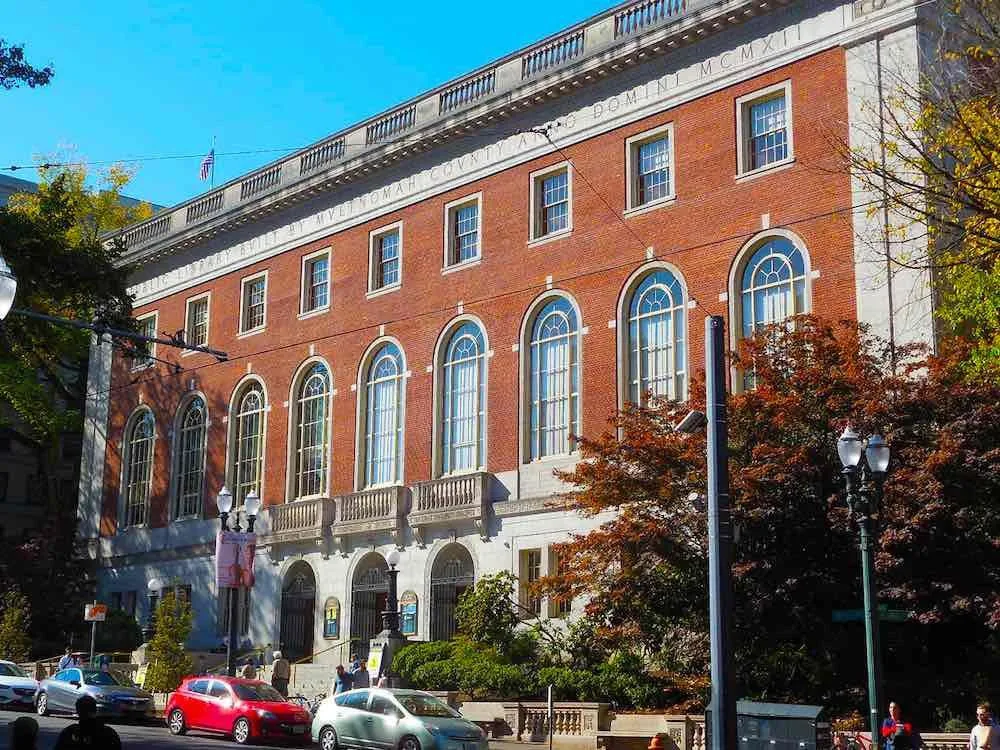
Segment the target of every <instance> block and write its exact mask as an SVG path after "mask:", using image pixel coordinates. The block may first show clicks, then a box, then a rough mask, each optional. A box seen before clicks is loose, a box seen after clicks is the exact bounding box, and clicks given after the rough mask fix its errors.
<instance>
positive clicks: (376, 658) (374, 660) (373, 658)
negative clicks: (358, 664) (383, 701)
mask: <svg viewBox="0 0 1000 750" xmlns="http://www.w3.org/2000/svg"><path fill="white" fill-rule="evenodd" d="M380 669H382V644H381V643H373V644H372V645H371V649H370V650H369V651H368V679H369V681H370V682H371V684H372V685H375V684H377V683H378V678H379V670H380Z"/></svg>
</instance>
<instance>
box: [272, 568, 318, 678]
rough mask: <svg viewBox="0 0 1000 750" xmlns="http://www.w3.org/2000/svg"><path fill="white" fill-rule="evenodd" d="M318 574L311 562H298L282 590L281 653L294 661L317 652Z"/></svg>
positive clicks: (289, 572)
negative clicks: (315, 634)
mask: <svg viewBox="0 0 1000 750" xmlns="http://www.w3.org/2000/svg"><path fill="white" fill-rule="evenodd" d="M315 612H316V576H315V575H314V574H313V571H312V568H311V567H309V565H308V563H304V562H297V563H295V565H293V566H292V568H291V570H289V571H288V575H287V576H285V585H284V586H283V587H282V589H281V639H280V642H281V655H282V656H284V657H285V658H286V659H288V660H289V661H291V662H294V661H298V660H299V659H304V658H306V657H308V656H310V655H311V654H312V653H313V618H314V616H315Z"/></svg>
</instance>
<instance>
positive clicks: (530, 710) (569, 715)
mask: <svg viewBox="0 0 1000 750" xmlns="http://www.w3.org/2000/svg"><path fill="white" fill-rule="evenodd" d="M552 708H553V711H552V729H553V739H554V740H555V738H558V739H559V741H560V743H559V744H561V745H563V746H565V745H569V744H572V745H580V746H581V747H596V743H597V737H598V732H602V731H607V730H608V729H609V728H610V726H611V713H610V705H609V704H607V703H575V702H573V703H571V702H556V703H554V704H553V706H552ZM503 710H504V716H505V719H506V722H507V724H508V725H509V726H510V728H511V731H512V732H513V733H514V734H515V735H516V736H517V739H518V740H523V741H526V742H537V741H540V740H543V739H545V738H546V737H548V735H549V716H548V706H547V705H546V704H545V703H504V704H503Z"/></svg>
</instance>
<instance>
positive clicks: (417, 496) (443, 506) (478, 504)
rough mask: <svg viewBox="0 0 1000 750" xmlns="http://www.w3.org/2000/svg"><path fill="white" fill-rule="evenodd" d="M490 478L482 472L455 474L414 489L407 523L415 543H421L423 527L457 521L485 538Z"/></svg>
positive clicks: (419, 484)
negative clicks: (473, 526)
mask: <svg viewBox="0 0 1000 750" xmlns="http://www.w3.org/2000/svg"><path fill="white" fill-rule="evenodd" d="M490 476H491V475H490V474H488V473H486V472H476V473H474V474H459V475H457V476H448V477H441V478H440V479H434V480H432V481H430V482H419V483H418V484H416V485H414V486H413V509H412V510H411V511H410V516H409V522H410V526H411V527H412V528H413V533H414V535H415V536H416V539H417V543H418V544H422V543H423V530H424V529H425V528H426V527H428V526H433V525H435V524H447V523H455V522H458V521H472V522H473V523H474V524H475V525H476V527H477V528H478V529H479V532H480V534H483V535H485V534H486V521H487V513H488V509H489V482H490Z"/></svg>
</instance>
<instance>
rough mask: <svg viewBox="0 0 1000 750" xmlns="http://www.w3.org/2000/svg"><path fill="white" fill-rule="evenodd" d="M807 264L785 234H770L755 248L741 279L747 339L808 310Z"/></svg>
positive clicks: (741, 297)
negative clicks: (757, 331) (771, 325)
mask: <svg viewBox="0 0 1000 750" xmlns="http://www.w3.org/2000/svg"><path fill="white" fill-rule="evenodd" d="M806 304H807V303H806V263H805V260H804V259H803V257H802V252H801V251H800V250H799V248H798V247H796V246H795V244H794V243H792V241H791V240H789V239H787V238H785V237H768V238H767V239H765V240H764V241H763V242H762V243H761V244H760V245H758V246H757V247H756V248H754V249H753V251H752V253H751V255H750V258H749V260H747V262H746V264H745V265H744V266H743V274H742V277H741V280H740V317H741V321H740V322H741V330H742V333H743V337H744V338H750V337H751V336H753V334H754V332H755V331H756V330H757V329H758V328H761V327H763V326H766V325H769V324H771V323H780V322H781V321H782V320H785V319H786V318H790V317H791V316H793V315H799V314H800V313H804V312H807V309H806Z"/></svg>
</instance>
